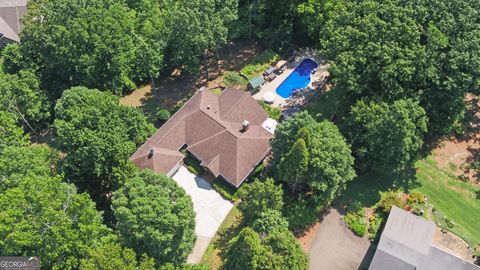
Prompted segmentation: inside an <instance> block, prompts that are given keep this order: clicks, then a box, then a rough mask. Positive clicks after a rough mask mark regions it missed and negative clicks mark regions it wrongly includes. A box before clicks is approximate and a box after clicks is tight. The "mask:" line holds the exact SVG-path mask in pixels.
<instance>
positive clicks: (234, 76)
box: [223, 71, 248, 86]
mask: <svg viewBox="0 0 480 270" xmlns="http://www.w3.org/2000/svg"><path fill="white" fill-rule="evenodd" d="M223 83H224V84H225V85H227V86H235V85H238V86H246V85H247V83H248V82H247V80H246V79H245V78H243V77H242V76H240V74H238V73H237V72H233V71H226V72H225V74H223Z"/></svg>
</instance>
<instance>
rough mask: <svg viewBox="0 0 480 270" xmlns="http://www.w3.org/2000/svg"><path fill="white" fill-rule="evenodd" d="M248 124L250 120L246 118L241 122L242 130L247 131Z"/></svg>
mask: <svg viewBox="0 0 480 270" xmlns="http://www.w3.org/2000/svg"><path fill="white" fill-rule="evenodd" d="M249 126H250V122H248V120H244V121H243V122H242V132H245V131H247V130H248V127H249Z"/></svg>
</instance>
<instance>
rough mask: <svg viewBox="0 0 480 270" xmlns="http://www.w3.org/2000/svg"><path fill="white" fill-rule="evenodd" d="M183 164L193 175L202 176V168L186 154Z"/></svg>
mask: <svg viewBox="0 0 480 270" xmlns="http://www.w3.org/2000/svg"><path fill="white" fill-rule="evenodd" d="M183 163H184V164H185V165H186V167H187V169H188V170H189V171H190V172H191V173H193V174H195V175H201V174H203V170H204V169H203V167H202V165H200V162H199V161H198V160H196V159H195V158H194V157H192V156H190V155H189V154H187V157H185V159H184V160H183Z"/></svg>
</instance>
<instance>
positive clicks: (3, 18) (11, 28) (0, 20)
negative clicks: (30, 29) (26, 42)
mask: <svg viewBox="0 0 480 270" xmlns="http://www.w3.org/2000/svg"><path fill="white" fill-rule="evenodd" d="M26 12H27V0H0V37H2V38H8V39H9V40H11V41H16V42H19V41H20V31H22V29H23V25H22V23H21V21H20V19H21V18H22V17H23V15H25V13H26Z"/></svg>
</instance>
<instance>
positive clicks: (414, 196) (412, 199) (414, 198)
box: [407, 192, 425, 204]
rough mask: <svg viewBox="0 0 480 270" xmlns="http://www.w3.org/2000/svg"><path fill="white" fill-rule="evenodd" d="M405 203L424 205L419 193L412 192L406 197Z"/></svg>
mask: <svg viewBox="0 0 480 270" xmlns="http://www.w3.org/2000/svg"><path fill="white" fill-rule="evenodd" d="M407 203H409V204H412V203H419V204H424V203H425V199H424V198H423V195H422V194H421V193H419V192H412V193H410V194H409V195H408V198H407Z"/></svg>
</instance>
